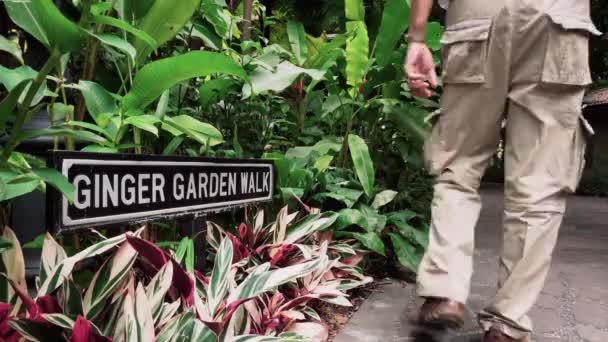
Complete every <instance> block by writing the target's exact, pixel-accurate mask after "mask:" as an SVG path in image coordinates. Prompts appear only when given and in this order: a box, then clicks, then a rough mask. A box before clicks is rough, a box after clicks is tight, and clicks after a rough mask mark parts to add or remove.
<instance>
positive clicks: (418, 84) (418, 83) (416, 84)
mask: <svg viewBox="0 0 608 342" xmlns="http://www.w3.org/2000/svg"><path fill="white" fill-rule="evenodd" d="M409 85H410V88H414V89H420V88H428V84H427V83H426V82H425V81H423V80H410V81H409Z"/></svg>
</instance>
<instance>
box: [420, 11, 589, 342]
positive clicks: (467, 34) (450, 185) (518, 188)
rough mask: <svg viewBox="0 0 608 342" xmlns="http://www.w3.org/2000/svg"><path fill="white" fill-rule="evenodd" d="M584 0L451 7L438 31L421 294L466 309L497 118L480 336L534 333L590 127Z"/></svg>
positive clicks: (587, 36) (421, 268)
mask: <svg viewBox="0 0 608 342" xmlns="http://www.w3.org/2000/svg"><path fill="white" fill-rule="evenodd" d="M589 6H590V5H589V0H454V1H451V2H450V5H449V9H448V13H447V25H446V31H445V34H444V36H443V43H444V51H443V71H444V74H443V87H444V93H443V98H442V103H441V106H442V113H441V114H440V115H439V117H438V121H437V122H436V123H435V126H434V128H433V132H432V135H431V138H430V139H429V141H428V142H427V144H426V145H425V156H426V161H427V167H428V169H429V170H430V172H431V173H432V174H433V175H435V176H436V184H435V187H434V199H433V203H432V226H431V234H430V244H429V247H428V251H427V253H426V255H425V256H424V258H423V260H422V263H421V265H420V268H419V276H418V292H419V295H420V296H422V297H447V298H450V299H452V300H456V301H460V302H463V303H464V302H466V300H467V296H468V294H469V288H470V278H471V273H472V265H473V262H472V256H473V250H474V227H475V225H476V223H477V220H478V216H479V212H480V209H481V201H480V196H479V193H478V187H479V185H480V179H481V177H482V175H483V173H484V171H485V169H486V167H487V166H488V164H489V162H490V160H491V158H492V156H493V155H494V154H495V153H496V150H497V146H498V143H499V140H500V130H501V123H502V121H503V119H504V118H506V122H507V126H506V132H507V136H506V148H505V173H506V174H505V212H504V221H503V247H502V253H501V256H500V272H499V280H498V286H499V290H498V293H497V295H496V297H495V298H494V299H493V300H492V302H491V303H490V304H489V306H488V307H487V308H486V309H485V310H484V311H483V312H481V313H480V316H479V319H480V324H481V325H482V327H483V328H484V329H485V330H488V329H489V328H490V327H492V326H493V327H496V328H498V329H500V330H502V331H503V332H504V333H506V334H507V335H510V336H511V337H513V338H522V337H524V336H526V335H528V334H529V333H530V332H531V331H532V322H531V321H530V319H529V318H528V316H527V314H528V312H529V311H530V309H531V307H532V306H533V305H534V303H535V301H536V299H537V297H538V296H539V294H540V292H541V290H542V288H543V285H544V282H545V278H546V276H547V273H548V270H549V265H550V262H551V254H552V252H553V249H554V247H555V244H556V240H557V235H558V230H559V227H560V225H561V222H562V218H563V214H564V210H565V203H566V195H567V194H568V193H571V192H573V191H574V190H575V189H576V187H577V185H578V182H579V180H580V176H581V172H582V169H583V165H584V149H585V144H586V139H587V136H586V135H587V134H588V133H591V131H590V127H589V126H588V124H586V122H585V121H584V119H583V118H582V114H581V106H582V98H583V93H584V90H585V87H586V86H587V85H589V84H590V82H591V77H590V72H589V64H588V57H589V56H588V39H589V34H599V32H598V31H597V29H596V28H595V26H594V25H593V24H592V22H591V20H590V16H589V10H590V9H589Z"/></svg>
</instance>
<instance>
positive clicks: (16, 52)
mask: <svg viewBox="0 0 608 342" xmlns="http://www.w3.org/2000/svg"><path fill="white" fill-rule="evenodd" d="M0 51H5V52H8V53H9V54H10V55H11V56H13V57H15V59H17V60H18V61H19V63H21V64H25V63H24V62H23V55H22V53H21V48H20V47H19V45H18V44H17V43H16V42H13V41H11V40H8V39H6V38H5V37H4V36H2V35H0Z"/></svg>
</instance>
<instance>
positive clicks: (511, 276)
mask: <svg viewBox="0 0 608 342" xmlns="http://www.w3.org/2000/svg"><path fill="white" fill-rule="evenodd" d="M583 92H584V89H583V88H582V87H578V86H558V85H543V84H529V85H520V86H517V87H515V88H514V90H513V91H512V94H511V98H512V101H511V103H510V104H509V114H508V120H507V148H506V154H505V157H506V165H505V166H506V174H507V175H506V180H505V195H506V200H505V213H504V222H503V229H504V230H503V249H502V254H501V258H500V272H499V288H500V289H499V291H498V294H497V295H496V297H495V298H494V300H493V302H492V304H491V305H490V306H489V307H488V308H487V309H486V310H485V311H484V312H482V313H481V314H480V319H481V323H482V326H483V327H484V328H485V329H486V330H489V329H490V328H491V327H493V328H496V329H499V330H500V331H502V332H503V333H505V334H507V335H509V336H511V337H513V338H523V337H525V336H526V335H528V334H529V333H530V332H531V331H532V322H531V321H530V319H529V318H528V316H527V314H528V312H529V311H530V309H531V308H532V306H533V305H534V304H535V302H536V300H537V298H538V296H539V295H540V292H541V290H542V288H543V286H544V282H545V279H546V277H547V274H548V272H549V266H550V263H551V255H552V253H553V250H554V247H555V244H556V241H557V237H558V231H559V227H560V225H561V223H562V218H563V215H564V211H565V207H566V195H567V192H572V191H573V190H574V188H575V187H576V184H577V183H578V179H579V177H580V172H581V171H582V158H583V155H584V139H585V137H584V128H583V126H582V125H581V123H580V118H579V115H580V104H581V103H582V98H583ZM569 108H570V109H569Z"/></svg>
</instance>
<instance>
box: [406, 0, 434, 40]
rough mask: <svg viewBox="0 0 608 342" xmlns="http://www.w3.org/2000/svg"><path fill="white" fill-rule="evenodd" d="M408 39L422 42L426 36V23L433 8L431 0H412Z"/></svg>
mask: <svg viewBox="0 0 608 342" xmlns="http://www.w3.org/2000/svg"><path fill="white" fill-rule="evenodd" d="M411 4H412V9H411V19H410V30H409V34H408V36H409V39H410V41H416V42H424V41H425V38H426V24H427V22H428V20H429V15H430V14H431V9H432V8H433V0H412V2H411Z"/></svg>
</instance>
